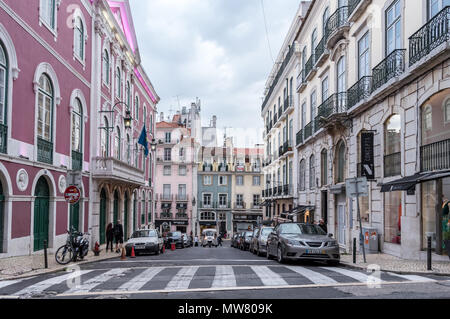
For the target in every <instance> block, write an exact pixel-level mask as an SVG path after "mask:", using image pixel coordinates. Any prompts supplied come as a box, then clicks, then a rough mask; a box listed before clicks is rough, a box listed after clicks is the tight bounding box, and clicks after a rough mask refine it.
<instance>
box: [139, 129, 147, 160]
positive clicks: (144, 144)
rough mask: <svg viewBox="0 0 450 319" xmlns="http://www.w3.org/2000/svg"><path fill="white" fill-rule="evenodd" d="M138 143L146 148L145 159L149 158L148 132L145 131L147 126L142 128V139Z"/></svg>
mask: <svg viewBox="0 0 450 319" xmlns="http://www.w3.org/2000/svg"><path fill="white" fill-rule="evenodd" d="M138 143H139V144H140V145H142V146H143V147H144V149H145V157H147V156H148V140H147V130H146V129H145V125H144V127H143V128H142V133H141V137H139V142H138Z"/></svg>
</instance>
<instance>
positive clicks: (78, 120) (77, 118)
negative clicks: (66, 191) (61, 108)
mask: <svg viewBox="0 0 450 319" xmlns="http://www.w3.org/2000/svg"><path fill="white" fill-rule="evenodd" d="M82 119H83V106H82V104H81V101H80V99H78V98H76V99H75V105H74V106H73V113H72V169H73V170H81V169H82V168H83V155H82V154H83V126H82V125H83V124H82V123H83V121H82Z"/></svg>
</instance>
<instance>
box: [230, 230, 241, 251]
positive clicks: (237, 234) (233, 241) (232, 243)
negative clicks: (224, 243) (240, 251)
mask: <svg viewBox="0 0 450 319" xmlns="http://www.w3.org/2000/svg"><path fill="white" fill-rule="evenodd" d="M238 237H239V233H235V234H233V237H232V238H231V247H234V248H236V247H237V243H238V241H237V238H238Z"/></svg>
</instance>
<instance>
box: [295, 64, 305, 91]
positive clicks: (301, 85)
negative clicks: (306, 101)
mask: <svg viewBox="0 0 450 319" xmlns="http://www.w3.org/2000/svg"><path fill="white" fill-rule="evenodd" d="M305 88H306V74H305V69H303V70H301V71H300V73H299V75H298V76H297V92H298V93H301V92H303V90H304V89H305Z"/></svg>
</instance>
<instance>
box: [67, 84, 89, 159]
mask: <svg viewBox="0 0 450 319" xmlns="http://www.w3.org/2000/svg"><path fill="white" fill-rule="evenodd" d="M77 99H78V100H79V101H80V102H81V107H82V111H83V118H82V122H81V125H82V129H81V153H82V154H83V156H84V150H85V147H86V143H85V138H86V124H87V123H88V120H89V116H88V114H89V113H88V110H87V102H86V98H85V97H84V94H83V92H82V91H81V90H80V89H75V90H73V91H72V94H71V95H70V101H69V113H70V138H71V140H70V153H69V154H70V157H72V130H73V127H72V123H73V121H72V117H73V111H74V107H75V103H76V100H77ZM82 163H84V160H83V162H82ZM83 165H84V164H83Z"/></svg>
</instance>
